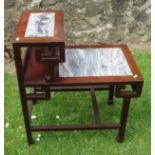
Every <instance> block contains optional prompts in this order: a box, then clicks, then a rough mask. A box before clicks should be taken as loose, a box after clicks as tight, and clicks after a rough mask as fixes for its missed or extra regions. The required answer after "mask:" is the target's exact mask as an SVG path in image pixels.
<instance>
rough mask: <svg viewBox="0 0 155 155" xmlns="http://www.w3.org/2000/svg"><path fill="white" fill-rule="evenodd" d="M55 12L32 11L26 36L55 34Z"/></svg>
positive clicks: (50, 35)
mask: <svg viewBox="0 0 155 155" xmlns="http://www.w3.org/2000/svg"><path fill="white" fill-rule="evenodd" d="M54 25H55V13H31V14H30V16H29V20H28V24H27V28H26V32H25V37H52V36H54Z"/></svg>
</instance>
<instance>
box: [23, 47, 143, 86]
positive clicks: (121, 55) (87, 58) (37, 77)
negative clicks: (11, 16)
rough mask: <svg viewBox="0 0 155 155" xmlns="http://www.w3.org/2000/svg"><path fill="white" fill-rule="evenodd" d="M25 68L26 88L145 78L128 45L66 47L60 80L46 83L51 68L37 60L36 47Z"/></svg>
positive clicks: (120, 81) (130, 81) (116, 81)
mask: <svg viewBox="0 0 155 155" xmlns="http://www.w3.org/2000/svg"><path fill="white" fill-rule="evenodd" d="M29 53H30V54H29V58H28V59H27V60H28V63H27V66H26V69H25V85H26V86H34V85H35V86H36V85H38V86H42V85H60V84H61V85H78V84H84V85H85V84H104V83H105V84H106V83H110V84H112V83H134V82H138V81H142V76H141V74H140V72H139V70H138V68H137V66H136V64H135V62H134V60H133V58H132V56H131V54H130V52H129V49H128V47H127V46H126V45H116V46H106V45H102V46H100V45H98V46H70V47H66V50H65V57H66V58H65V59H66V61H65V62H64V63H60V64H59V79H58V81H55V82H52V83H49V82H46V81H45V76H46V75H47V74H48V66H47V65H46V64H41V63H38V62H37V61H36V58H35V48H30V49H29Z"/></svg>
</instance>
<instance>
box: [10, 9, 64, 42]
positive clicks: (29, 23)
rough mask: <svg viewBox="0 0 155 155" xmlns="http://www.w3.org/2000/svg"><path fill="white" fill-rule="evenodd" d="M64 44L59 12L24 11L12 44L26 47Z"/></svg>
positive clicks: (62, 23) (61, 13)
mask: <svg viewBox="0 0 155 155" xmlns="http://www.w3.org/2000/svg"><path fill="white" fill-rule="evenodd" d="M55 42H56V43H57V42H58V43H59V42H64V21H63V12H62V11H60V10H52V11H51V10H36V11H24V12H23V13H22V15H21V18H20V20H19V23H18V25H17V28H16V32H15V35H14V38H13V43H15V44H19V45H20V44H21V45H28V44H38V43H55Z"/></svg>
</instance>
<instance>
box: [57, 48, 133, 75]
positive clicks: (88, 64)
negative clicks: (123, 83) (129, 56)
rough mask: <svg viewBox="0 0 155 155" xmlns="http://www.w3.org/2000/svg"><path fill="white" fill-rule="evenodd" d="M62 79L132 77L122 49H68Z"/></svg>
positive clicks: (60, 69)
mask: <svg viewBox="0 0 155 155" xmlns="http://www.w3.org/2000/svg"><path fill="white" fill-rule="evenodd" d="M65 57H66V62H65V63H61V64H60V65H59V74H60V77H86V76H123V75H124V76H125V75H132V72H131V70H130V67H129V66H128V63H127V61H126V59H125V56H124V54H123V52H122V49H121V48H89V49H88V48H85V49H66V51H65Z"/></svg>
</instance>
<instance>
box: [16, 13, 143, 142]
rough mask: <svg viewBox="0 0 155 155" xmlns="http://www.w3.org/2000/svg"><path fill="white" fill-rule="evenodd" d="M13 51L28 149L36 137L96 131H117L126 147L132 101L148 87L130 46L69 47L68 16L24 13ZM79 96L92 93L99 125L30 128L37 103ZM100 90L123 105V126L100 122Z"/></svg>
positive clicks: (118, 138) (121, 121) (109, 101)
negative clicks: (54, 95)
mask: <svg viewBox="0 0 155 155" xmlns="http://www.w3.org/2000/svg"><path fill="white" fill-rule="evenodd" d="M13 48H14V56H15V64H16V71H17V77H18V85H19V92H20V98H21V105H22V110H23V116H24V122H25V128H26V133H27V139H28V143H29V144H31V143H33V139H32V132H36V131H62V130H63V131H65V130H92V129H100V130H102V129H118V136H117V140H118V141H119V142H123V140H124V135H125V128H126V123H127V117H128V110H129V105H130V100H131V98H134V97H139V96H140V95H141V91H142V86H143V77H142V75H141V73H140V71H139V69H138V67H137V65H136V63H135V61H134V59H133V57H132V55H131V53H130V51H129V49H128V47H127V45H78V46H75V45H74V46H65V42H64V25H63V12H61V11H59V10H54V11H50V10H46V11H45V10H44V11H40V10H39V11H24V12H23V14H22V16H21V19H20V22H19V24H18V26H17V30H16V33H15V36H14V41H13ZM22 52H24V54H22ZM23 57H24V59H23ZM126 86H130V87H131V89H130V90H128V89H126ZM27 89H31V92H28V91H27ZM77 90H78V91H90V94H91V96H92V103H93V110H94V116H95V124H87V125H84V124H83V125H82V124H77V125H46V126H43V125H41V126H32V125H31V110H32V105H33V103H34V102H36V101H37V100H49V99H50V92H51V91H77ZM96 90H107V91H109V95H108V104H113V97H114V96H115V97H116V98H122V99H123V104H122V110H121V115H120V121H119V123H113V124H109V123H102V122H101V119H100V112H99V108H98V106H97V100H96V95H95V91H96Z"/></svg>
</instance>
